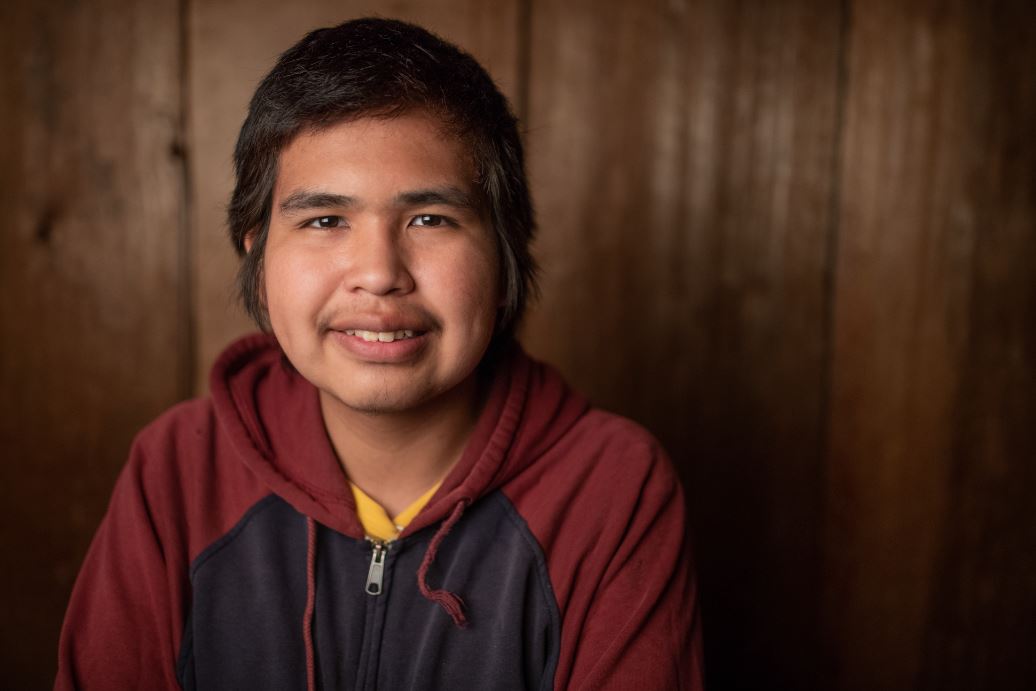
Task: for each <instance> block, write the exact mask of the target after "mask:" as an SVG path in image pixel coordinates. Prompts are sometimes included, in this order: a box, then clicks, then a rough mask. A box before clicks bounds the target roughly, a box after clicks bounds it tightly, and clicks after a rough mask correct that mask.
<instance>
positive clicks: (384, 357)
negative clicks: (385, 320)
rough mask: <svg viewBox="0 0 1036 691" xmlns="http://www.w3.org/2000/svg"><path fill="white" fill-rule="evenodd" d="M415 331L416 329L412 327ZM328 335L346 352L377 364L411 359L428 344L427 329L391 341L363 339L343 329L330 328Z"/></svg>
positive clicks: (352, 327)
mask: <svg viewBox="0 0 1036 691" xmlns="http://www.w3.org/2000/svg"><path fill="white" fill-rule="evenodd" d="M348 328H349V329H356V330H360V331H403V330H404V329H405V327H399V328H386V327H383V328H362V327H359V326H353V325H350V326H349V327H348ZM414 330H415V331H417V330H418V329H414ZM328 336H329V337H330V338H331V339H332V340H333V341H334V342H335V343H336V344H338V345H339V346H340V347H342V348H343V349H344V350H345V351H346V352H348V353H349V354H351V355H352V356H353V357H355V358H357V359H359V360H362V361H364V362H370V363H377V364H395V363H402V362H407V361H409V360H412V359H413V358H414V357H416V356H417V355H418V354H420V352H421V351H422V350H424V349H425V348H426V347H427V346H428V341H429V336H428V332H427V331H422V332H421V333H419V334H415V335H414V336H412V337H411V338H404V339H401V340H398V341H392V342H391V343H385V342H382V341H365V340H363V338H361V337H360V336H350V335H349V334H347V333H345V329H341V330H339V329H337V328H334V329H331V330H330V331H328Z"/></svg>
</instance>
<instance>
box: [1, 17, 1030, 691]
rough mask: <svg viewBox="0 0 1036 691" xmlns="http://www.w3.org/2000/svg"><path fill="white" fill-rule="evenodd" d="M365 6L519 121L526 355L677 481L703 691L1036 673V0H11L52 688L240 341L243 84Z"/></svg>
mask: <svg viewBox="0 0 1036 691" xmlns="http://www.w3.org/2000/svg"><path fill="white" fill-rule="evenodd" d="M370 13H378V14H382V15H387V16H396V17H401V18H405V19H410V20H413V21H417V22H420V23H423V24H425V25H427V26H429V27H430V28H432V29H434V30H436V31H439V32H441V33H442V34H444V35H445V36H447V37H449V38H451V39H452V40H454V41H456V42H458V43H460V44H461V45H463V46H465V47H466V48H468V49H469V50H470V51H471V52H473V53H474V54H475V55H476V56H477V57H478V58H479V59H480V60H482V61H483V63H484V64H486V65H487V67H488V68H489V69H490V71H491V72H492V73H493V74H494V76H495V77H496V78H497V80H498V82H499V83H500V85H501V87H502V88H503V89H504V91H505V92H506V93H508V94H509V95H510V96H511V98H512V100H513V102H514V103H515V106H516V109H517V110H518V112H519V113H520V114H521V116H522V118H523V120H524V122H525V127H526V130H527V142H528V150H529V164H530V174H531V178H532V183H533V188H534V194H535V199H536V202H537V206H538V210H539V219H540V225H541V231H540V239H539V242H538V254H539V256H540V258H541V260H542V262H543V264H544V268H545V272H544V277H543V288H544V299H543V300H542V301H541V302H540V304H539V305H538V306H537V308H536V309H535V310H534V312H533V313H532V314H531V315H530V317H529V319H528V321H527V324H526V328H525V332H524V340H525V342H526V344H527V347H528V348H529V349H530V350H531V351H532V352H534V353H536V354H538V355H540V356H542V357H545V358H546V359H548V360H551V361H553V362H555V363H556V364H558V365H559V366H560V367H561V369H562V370H563V371H564V372H565V373H566V374H567V375H568V377H569V378H570V379H571V380H572V381H573V382H574V383H575V384H577V385H578V386H579V387H580V388H582V389H584V390H586V391H588V392H589V393H590V394H591V396H592V397H593V398H594V400H596V401H597V402H598V403H599V404H600V405H603V406H605V407H608V408H611V409H613V410H617V411H620V412H623V413H625V414H627V415H630V416H632V417H634V418H636V419H638V420H640V421H641V422H643V423H644V424H646V425H647V426H648V427H650V428H651V429H653V430H655V431H656V432H657V433H658V435H659V436H660V437H661V438H662V439H663V441H664V442H665V443H666V445H667V447H668V448H669V449H670V451H671V453H672V455H673V458H674V461H675V462H676V464H677V466H678V468H679V469H680V472H681V474H682V476H683V477H684V480H685V483H686V485H687V493H688V500H689V504H690V508H691V514H690V515H691V521H692V528H693V529H694V531H695V534H696V536H697V563H698V569H699V573H700V577H701V594H702V605H703V611H704V620H705V627H706V630H705V632H706V657H707V667H708V674H709V681H710V687H711V688H713V689H754V688H767V689H816V690H817V691H821V690H824V691H826V690H835V691H841V690H845V691H849V690H855V689H877V688H881V689H918V690H922V689H924V690H927V689H961V690H963V689H975V688H983V689H1024V688H1033V687H1036V663H1034V662H1033V661H1032V657H1033V656H1032V655H1031V654H1030V651H1031V649H1032V648H1033V647H1034V646H1036V520H1034V517H1033V516H1034V514H1033V513H1032V511H1031V510H1030V509H1029V505H1030V502H1031V498H1030V495H1032V494H1033V493H1034V492H1036V464H1034V463H1033V462H1032V461H1033V459H1034V458H1036V424H1034V423H1036V275H1034V267H1036V135H1034V128H1036V81H1034V79H1033V77H1032V72H1033V69H1034V68H1036V29H1034V28H1033V27H1036V10H1034V9H1033V6H1031V5H1030V4H1029V3H1026V2H1022V1H1021V0H1014V1H1001V2H996V3H984V4H983V3H969V2H965V1H964V0H947V1H944V2H934V0H910V1H909V2H902V1H901V2H893V1H892V0H875V1H872V2H862V1H859V0H858V1H855V2H854V1H852V0H844V1H843V2H841V3H831V2H821V1H820V0H812V1H811V0H786V1H783V2H766V1H764V0H754V1H749V0H742V1H738V2H731V1H729V0H728V1H724V0H638V2H632V1H627V2H623V1H621V0H596V1H594V2H591V1H590V0H567V1H563V0H503V1H501V2H494V3H484V2H479V1H478V0H434V1H426V2H416V1H406V0H394V1H383V2H376V1H374V0H362V1H361V0H351V1H350V2H344V3H343V2H330V1H329V0H305V1H302V2H296V3H283V2H274V1H273V0H257V1H253V2H243V1H242V0H207V1H206V2H200V1H198V0H160V1H157V2H156V1H154V0H147V1H145V0H101V1H99V2H93V3H79V2H64V3H51V4H30V3H27V2H26V3H19V2H15V3H8V4H5V5H3V6H2V7H0V27H2V28H0V36H2V39H3V40H0V124H2V125H3V131H4V132H5V134H6V136H4V137H2V138H0V162H2V165H0V204H2V208H3V209H5V210H6V211H7V214H8V216H7V223H5V224H4V225H3V227H2V229H0V392H2V393H0V448H3V449H4V458H3V463H0V468H2V471H0V472H2V473H3V474H2V476H0V481H2V482H0V492H2V496H0V501H2V507H3V508H2V511H3V514H2V515H0V531H2V532H0V534H2V535H3V539H4V542H3V545H4V547H5V553H6V555H7V556H6V558H5V563H4V564H3V569H2V571H0V573H2V576H0V587H2V590H3V592H4V593H5V601H6V602H7V603H8V605H7V610H8V612H9V614H8V620H7V622H6V624H7V625H6V626H5V627H3V633H2V634H0V635H2V639H0V650H2V651H3V652H2V655H3V662H4V663H5V665H4V667H5V671H6V675H5V677H6V679H7V680H8V681H6V682H4V684H7V683H10V687H11V688H19V689H22V688H24V689H29V688H45V687H46V686H47V685H48V683H49V680H50V678H51V676H52V674H53V667H54V663H53V660H54V649H55V645H56V636H57V631H58V627H59V625H60V619H61V614H62V611H63V609H64V605H65V601H66V599H67V596H68V592H69V590H70V588H71V584H72V580H73V578H74V576H75V572H76V569H77V568H78V564H79V561H80V560H81V558H82V555H83V553H84V552H85V550H86V547H87V544H88V541H89V538H90V535H91V534H92V531H93V530H94V528H95V526H96V524H97V522H98V521H99V520H100V517H101V515H102V514H103V511H104V506H105V504H106V502H107V497H108V493H109V492H110V488H111V484H112V482H113V481H114V477H115V474H116V473H117V472H118V469H119V467H120V466H121V464H122V462H123V460H124V457H125V453H126V449H127V447H128V444H129V440H130V438H131V437H132V435H133V433H134V432H135V431H136V430H137V429H139V427H140V426H141V425H142V424H144V423H145V422H146V421H147V420H148V419H150V418H151V417H153V416H154V415H156V414H157V413H158V412H160V411H161V410H162V409H163V408H165V407H167V406H168V405H169V404H171V403H172V402H174V401H176V400H178V399H180V398H183V397H185V396H188V395H191V394H192V393H203V392H204V390H205V387H206V385H205V379H206V376H207V369H208V365H209V364H210V363H211V361H212V359H213V358H214V356H215V355H216V353H217V352H218V351H219V349H220V348H221V347H222V346H223V345H224V344H225V343H226V342H227V341H228V340H230V339H231V338H233V337H234V336H235V335H236V334H238V333H241V332H242V331H244V330H247V329H248V328H249V327H248V324H247V321H246V320H245V319H244V317H243V316H242V314H241V312H240V310H239V309H238V308H237V307H236V305H235V304H234V300H233V292H232V288H231V283H232V278H233V273H234V269H235V266H236V259H235V258H234V256H233V253H232V252H231V251H230V248H229V244H228V242H227V241H226V240H225V237H224V234H223V228H222V209H223V205H224V204H225V202H226V199H227V196H228V194H229V190H230V186H231V182H232V181H231V177H230V152H231V148H232V145H233V140H234V137H235V135H236V130H237V128H238V127H239V126H240V123H241V120H242V118H243V114H244V108H245V104H246V102H247V99H248V97H249V95H250V93H251V91H252V89H253V88H254V86H255V84H256V82H257V81H258V79H259V78H260V77H261V76H262V74H263V73H264V72H265V71H266V70H268V69H269V67H270V66H271V65H272V63H273V61H274V59H275V58H276V55H277V54H278V53H279V52H280V51H282V50H284V49H285V48H287V47H288V46H289V45H290V44H291V43H292V42H293V41H295V40H296V39H297V38H298V37H300V36H301V35H302V33H303V32H305V31H306V30H308V29H310V28H314V27H316V26H322V25H328V24H332V23H336V22H338V21H340V20H343V19H345V18H348V17H351V16H360V15H364V14H370Z"/></svg>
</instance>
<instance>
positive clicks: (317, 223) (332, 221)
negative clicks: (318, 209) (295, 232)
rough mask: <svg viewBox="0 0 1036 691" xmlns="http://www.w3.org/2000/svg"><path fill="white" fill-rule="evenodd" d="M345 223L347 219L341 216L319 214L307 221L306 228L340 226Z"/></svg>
mask: <svg viewBox="0 0 1036 691" xmlns="http://www.w3.org/2000/svg"><path fill="white" fill-rule="evenodd" d="M344 225H345V219H344V218H342V217H341V216H319V217H317V218H314V219H312V220H310V221H306V226H305V227H306V228H322V229H325V230H326V229H328V228H340V227H342V226H344Z"/></svg>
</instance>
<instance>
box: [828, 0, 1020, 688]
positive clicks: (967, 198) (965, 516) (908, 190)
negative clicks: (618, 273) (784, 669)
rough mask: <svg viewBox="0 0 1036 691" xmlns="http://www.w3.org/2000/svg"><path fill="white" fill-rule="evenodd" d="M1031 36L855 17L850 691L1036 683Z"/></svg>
mask: <svg viewBox="0 0 1036 691" xmlns="http://www.w3.org/2000/svg"><path fill="white" fill-rule="evenodd" d="M1034 19H1036V13H1034V11H1033V9H1032V6H1031V5H1030V4H1026V3H1020V2H1015V3H996V4H995V5H993V6H984V5H976V4H974V3H967V2H963V1H957V2H950V3H943V2H939V3H937V2H934V1H933V2H913V3H908V4H903V3H898V2H891V1H886V2H872V3H854V5H853V11H852V20H851V26H852V32H851V38H850V45H851V46H852V48H851V60H850V68H849V79H848V84H849V91H848V99H847V106H846V107H847V114H846V129H845V137H844V159H843V161H844V164H843V167H842V192H841V197H842V201H841V208H840V214H841V227H840V242H839V253H838V268H837V276H838V279H837V286H838V289H837V293H836V310H837V311H836V321H835V324H836V331H835V341H834V343H835V350H834V360H833V362H834V370H833V396H832V406H831V416H832V426H831V437H830V439H831V441H830V454H831V457H830V467H829V488H828V492H829V495H828V496H829V498H828V507H829V508H828V526H829V532H828V537H827V546H828V555H829V559H828V562H827V571H826V573H825V581H826V584H827V589H826V596H825V601H826V610H827V616H826V621H827V631H828V633H829V635H830V639H831V640H832V641H833V642H834V651H833V653H834V655H835V657H836V658H837V659H838V660H839V668H838V671H839V676H838V679H837V684H836V687H837V688H839V689H874V688H904V689H906V688H919V689H921V688H932V689H935V688H938V689H972V688H1029V687H1031V686H1032V685H1033V684H1034V683H1036V673H1034V667H1033V663H1032V662H1031V646H1032V641H1033V633H1034V624H1033V622H1034V621H1036V596H1034V594H1033V589H1032V582H1033V575H1034V566H1036V558H1034V556H1033V555H1034V554H1036V551H1034V546H1036V524H1034V522H1033V520H1032V517H1031V509H1030V508H1029V502H1030V501H1031V496H1032V493H1033V491H1034V490H1036V475H1034V471H1033V468H1032V463H1031V461H1032V458H1033V456H1034V450H1036V449H1034V446H1036V442H1034V440H1036V437H1034V432H1033V425H1032V420H1033V411H1034V410H1036V393H1034V392H1036V386H1034V385H1036V379H1034V376H1036V375H1034V371H1036V368H1034V366H1033V365H1034V361H1036V335H1034V329H1036V312H1034V309H1036V299H1034V283H1033V280H1032V262H1033V258H1034V257H1036V251H1034V250H1036V235H1034V231H1036V202H1034V198H1033V189H1034V188H1036V185H1034V182H1036V176H1034V171H1036V147H1034V139H1033V133H1032V123H1033V122H1036V105H1034V103H1036V101H1034V97H1036V85H1034V83H1033V81H1032V78H1031V74H1030V72H1031V68H1032V65H1033V64H1036V52H1034V46H1033V33H1032V30H1031V27H1032V26H1033V22H1034ZM1026 680H1027V683H1026Z"/></svg>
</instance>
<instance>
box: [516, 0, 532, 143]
mask: <svg viewBox="0 0 1036 691" xmlns="http://www.w3.org/2000/svg"><path fill="white" fill-rule="evenodd" d="M517 59H518V65H517V72H518V74H517V77H518V91H517V93H516V94H515V97H516V99H517V101H518V103H516V104H515V110H516V111H517V112H516V115H517V116H518V120H519V125H520V127H521V129H522V130H523V131H527V129H528V120H529V94H530V93H531V91H532V85H531V84H530V80H531V79H532V0H518V55H517Z"/></svg>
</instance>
